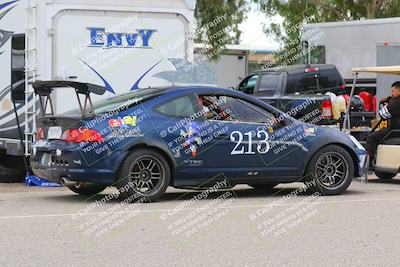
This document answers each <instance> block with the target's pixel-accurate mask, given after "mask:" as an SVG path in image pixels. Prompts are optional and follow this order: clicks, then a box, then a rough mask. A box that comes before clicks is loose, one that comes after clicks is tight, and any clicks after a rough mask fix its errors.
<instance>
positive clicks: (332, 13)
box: [254, 0, 400, 64]
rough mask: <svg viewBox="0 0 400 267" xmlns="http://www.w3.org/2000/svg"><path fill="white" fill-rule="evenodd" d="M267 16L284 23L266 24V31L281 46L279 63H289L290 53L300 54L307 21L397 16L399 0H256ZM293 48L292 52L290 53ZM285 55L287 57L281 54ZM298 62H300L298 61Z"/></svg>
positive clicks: (399, 9) (399, 7)
mask: <svg viewBox="0 0 400 267" xmlns="http://www.w3.org/2000/svg"><path fill="white" fill-rule="evenodd" d="M254 2H256V3H258V4H259V7H260V10H261V11H262V12H264V13H265V14H266V15H267V16H276V15H280V16H281V17H283V19H284V21H283V23H281V24H280V23H272V24H271V25H270V26H269V27H268V28H266V27H264V31H265V32H266V34H268V35H270V36H272V37H274V38H275V39H276V40H277V41H278V42H280V43H281V44H283V45H282V51H280V53H278V58H279V60H278V61H277V64H283V63H285V62H286V63H289V64H292V63H296V62H294V61H290V62H288V60H287V59H288V58H289V56H290V54H292V53H293V51H295V49H297V54H298V53H300V52H301V51H300V49H301V44H300V31H299V30H300V28H301V26H302V25H303V24H304V23H320V22H333V21H347V20H359V19H372V18H385V17H394V16H398V15H399V13H400V1H398V0H336V1H335V0H254ZM290 51H291V52H290ZM282 55H285V56H282ZM297 62H298V61H297Z"/></svg>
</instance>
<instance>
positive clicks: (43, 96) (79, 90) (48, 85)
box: [32, 81, 106, 117]
mask: <svg viewBox="0 0 400 267" xmlns="http://www.w3.org/2000/svg"><path fill="white" fill-rule="evenodd" d="M32 87H33V89H34V90H35V93H36V94H37V95H38V96H39V101H40V107H41V109H42V116H54V115H55V114H54V106H53V102H52V100H51V93H52V92H53V90H54V89H57V88H73V89H75V93H76V98H77V99H78V103H79V108H80V111H81V114H82V117H85V116H86V115H93V111H94V110H93V103H92V99H91V98H90V94H91V93H93V94H96V95H103V94H104V93H105V92H106V88H105V87H103V86H99V85H95V84H91V83H80V82H72V81H36V82H34V83H33V84H32ZM80 95H84V97H85V98H84V102H83V104H82V101H81V98H80ZM88 104H89V105H90V109H89V111H88V112H87V106H88ZM48 107H50V113H47V110H48Z"/></svg>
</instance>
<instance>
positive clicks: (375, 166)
mask: <svg viewBox="0 0 400 267" xmlns="http://www.w3.org/2000/svg"><path fill="white" fill-rule="evenodd" d="M352 71H353V73H354V76H355V77H354V81H353V86H352V89H351V94H350V101H351V99H352V98H353V97H354V90H355V85H356V84H357V78H358V74H359V73H361V72H369V73H376V74H390V75H400V66H387V67H364V68H353V69H352ZM350 120H351V114H350V105H349V107H348V108H347V111H346V114H345V116H344V122H343V126H342V128H343V129H344V130H345V131H348V132H349V133H350V134H353V133H355V132H357V130H354V129H350V128H351V127H350V125H351V124H350ZM383 122H384V120H383V119H380V120H379V122H378V123H377V124H376V125H375V126H374V127H373V128H372V129H371V130H369V131H368V133H367V134H369V133H372V132H374V131H375V130H376V129H377V128H379V127H381V126H382V125H383ZM364 131H365V130H364ZM367 134H366V135H367ZM366 135H365V136H366ZM364 143H365V142H364ZM375 159H376V162H371V164H372V170H373V171H374V172H375V174H376V176H378V178H380V179H392V178H394V177H395V176H396V175H397V173H399V172H400V130H392V131H390V132H389V134H387V135H386V136H385V137H384V138H383V139H382V140H381V141H380V143H379V144H378V149H377V154H376V155H375ZM366 173H368V172H366Z"/></svg>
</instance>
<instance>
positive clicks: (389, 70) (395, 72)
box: [351, 66, 400, 75]
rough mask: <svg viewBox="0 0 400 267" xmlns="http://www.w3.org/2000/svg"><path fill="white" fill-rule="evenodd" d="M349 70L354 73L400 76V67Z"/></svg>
mask: <svg viewBox="0 0 400 267" xmlns="http://www.w3.org/2000/svg"><path fill="white" fill-rule="evenodd" d="M351 70H352V71H353V72H354V73H359V72H372V73H378V74H392V75H400V66H384V67H363V68H352V69H351Z"/></svg>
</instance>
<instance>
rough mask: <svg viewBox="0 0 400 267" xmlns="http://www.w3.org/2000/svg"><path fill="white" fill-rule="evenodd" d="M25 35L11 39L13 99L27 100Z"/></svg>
mask: <svg viewBox="0 0 400 267" xmlns="http://www.w3.org/2000/svg"><path fill="white" fill-rule="evenodd" d="M24 80H25V35H24V34H18V35H14V36H13V37H12V39H11V84H12V86H13V87H12V99H13V100H15V101H24V100H25V82H23V81H24Z"/></svg>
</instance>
